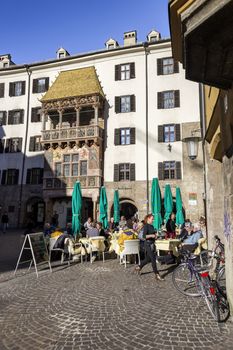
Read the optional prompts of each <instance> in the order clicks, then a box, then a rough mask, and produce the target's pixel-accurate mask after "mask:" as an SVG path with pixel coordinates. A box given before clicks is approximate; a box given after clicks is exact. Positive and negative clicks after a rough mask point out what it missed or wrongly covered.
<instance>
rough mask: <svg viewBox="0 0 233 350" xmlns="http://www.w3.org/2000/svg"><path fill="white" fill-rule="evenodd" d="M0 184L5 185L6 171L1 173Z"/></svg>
mask: <svg viewBox="0 0 233 350" xmlns="http://www.w3.org/2000/svg"><path fill="white" fill-rule="evenodd" d="M1 184H2V185H5V184H6V170H3V171H2V182H1Z"/></svg>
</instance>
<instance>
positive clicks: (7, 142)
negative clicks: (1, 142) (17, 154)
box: [5, 139, 11, 153]
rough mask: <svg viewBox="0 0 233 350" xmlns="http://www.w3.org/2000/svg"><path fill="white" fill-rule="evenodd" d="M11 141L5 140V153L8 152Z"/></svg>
mask: <svg viewBox="0 0 233 350" xmlns="http://www.w3.org/2000/svg"><path fill="white" fill-rule="evenodd" d="M10 142H11V139H7V140H6V148H5V153H8V152H9V146H10Z"/></svg>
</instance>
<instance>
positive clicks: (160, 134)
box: [158, 125, 164, 142]
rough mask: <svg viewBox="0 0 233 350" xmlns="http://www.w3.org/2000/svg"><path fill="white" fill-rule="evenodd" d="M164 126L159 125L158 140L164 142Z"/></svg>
mask: <svg viewBox="0 0 233 350" xmlns="http://www.w3.org/2000/svg"><path fill="white" fill-rule="evenodd" d="M163 130H164V127H163V125H158V142H164V132H163Z"/></svg>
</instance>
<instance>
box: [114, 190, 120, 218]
mask: <svg viewBox="0 0 233 350" xmlns="http://www.w3.org/2000/svg"><path fill="white" fill-rule="evenodd" d="M113 208H114V214H113V217H114V222H115V223H119V221H120V202H119V193H118V190H115V191H114V201H113Z"/></svg>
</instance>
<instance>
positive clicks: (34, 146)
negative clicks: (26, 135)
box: [29, 136, 43, 152]
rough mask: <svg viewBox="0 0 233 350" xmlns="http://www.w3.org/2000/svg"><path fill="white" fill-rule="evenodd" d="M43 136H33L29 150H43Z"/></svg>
mask: <svg viewBox="0 0 233 350" xmlns="http://www.w3.org/2000/svg"><path fill="white" fill-rule="evenodd" d="M40 141H41V136H31V137H30V142H29V151H30V152H39V151H42V150H43V147H42V144H41V142H40Z"/></svg>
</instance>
